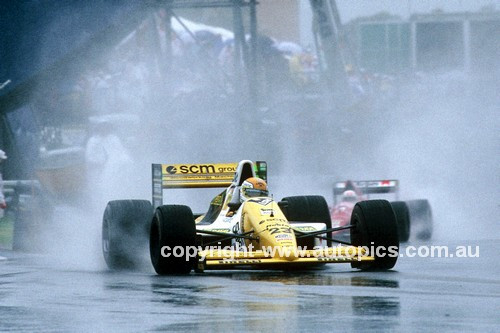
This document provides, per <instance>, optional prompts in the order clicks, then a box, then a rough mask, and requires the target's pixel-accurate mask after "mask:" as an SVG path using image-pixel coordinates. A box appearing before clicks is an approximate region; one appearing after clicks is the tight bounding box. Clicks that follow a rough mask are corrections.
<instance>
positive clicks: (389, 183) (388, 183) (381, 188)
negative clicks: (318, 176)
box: [333, 179, 399, 201]
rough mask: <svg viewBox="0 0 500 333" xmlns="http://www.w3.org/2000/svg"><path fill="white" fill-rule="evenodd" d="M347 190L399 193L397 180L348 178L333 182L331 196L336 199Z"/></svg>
mask: <svg viewBox="0 0 500 333" xmlns="http://www.w3.org/2000/svg"><path fill="white" fill-rule="evenodd" d="M347 190H353V191H354V192H356V193H357V194H358V195H368V196H369V195H370V194H382V193H396V197H397V196H398V195H399V181H398V180H396V179H389V180H355V181H353V180H348V181H342V182H335V184H334V186H333V198H334V201H336V197H337V195H341V194H342V193H344V192H345V191H347Z"/></svg>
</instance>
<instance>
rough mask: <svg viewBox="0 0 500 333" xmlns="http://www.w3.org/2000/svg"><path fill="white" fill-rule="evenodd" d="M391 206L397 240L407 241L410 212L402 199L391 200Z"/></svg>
mask: <svg viewBox="0 0 500 333" xmlns="http://www.w3.org/2000/svg"><path fill="white" fill-rule="evenodd" d="M391 206H392V210H394V214H395V215H396V221H397V225H398V235H399V242H400V243H401V242H407V241H408V240H409V239H410V212H409V210H408V206H407V205H406V202H404V201H394V202H391Z"/></svg>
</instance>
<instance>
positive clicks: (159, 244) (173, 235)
mask: <svg viewBox="0 0 500 333" xmlns="http://www.w3.org/2000/svg"><path fill="white" fill-rule="evenodd" d="M195 245H196V224H195V221H194V216H193V212H192V211H191V208H189V207H187V206H182V205H164V206H160V207H158V208H157V209H156V211H155V214H154V216H153V221H152V223H151V231H150V238H149V252H150V256H151V262H152V263H153V267H154V269H155V271H156V273H158V274H160V275H168V274H188V273H189V272H191V270H192V269H193V268H194V265H195V262H196V257H191V258H189V260H187V259H186V258H187V256H186V253H187V251H188V247H190V246H195ZM164 246H168V247H169V248H170V250H169V252H168V253H165V254H169V255H170V256H168V257H164V256H162V253H161V251H162V248H163V247H164ZM176 247H182V248H183V253H184V255H183V256H181V257H177V256H174V248H176ZM176 253H179V252H176Z"/></svg>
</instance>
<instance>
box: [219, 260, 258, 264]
mask: <svg viewBox="0 0 500 333" xmlns="http://www.w3.org/2000/svg"><path fill="white" fill-rule="evenodd" d="M261 262H262V260H260V259H252V260H249V259H234V260H227V259H224V260H219V264H224V265H231V264H260V263H261Z"/></svg>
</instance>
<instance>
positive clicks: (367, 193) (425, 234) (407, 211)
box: [330, 179, 432, 242]
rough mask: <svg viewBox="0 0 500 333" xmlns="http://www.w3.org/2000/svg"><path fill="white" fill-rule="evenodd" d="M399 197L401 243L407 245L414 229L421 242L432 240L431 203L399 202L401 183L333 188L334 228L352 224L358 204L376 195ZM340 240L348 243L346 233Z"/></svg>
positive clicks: (341, 184)
mask: <svg viewBox="0 0 500 333" xmlns="http://www.w3.org/2000/svg"><path fill="white" fill-rule="evenodd" d="M387 193H391V194H395V197H396V200H398V201H392V202H391V206H392V209H393V210H394V214H395V215H396V221H397V224H398V234H399V241H400V242H407V241H408V240H409V238H410V231H411V229H412V228H413V229H415V230H416V231H415V232H414V233H415V235H416V238H417V239H420V240H428V239H430V237H431V235H432V211H431V206H430V204H429V201H427V200H425V199H420V200H409V201H399V181H397V180H394V179H392V180H364V181H350V180H348V181H341V182H336V183H335V185H334V188H333V200H334V205H333V207H331V209H330V215H331V219H332V226H333V227H337V228H338V227H342V226H345V225H348V224H350V219H351V215H352V212H353V209H354V206H355V204H356V203H357V202H359V201H362V200H366V199H369V198H370V197H372V196H373V195H383V194H387ZM336 236H337V237H340V238H343V239H347V238H348V237H346V236H347V235H346V234H345V233H342V231H338V232H337V235H336Z"/></svg>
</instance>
